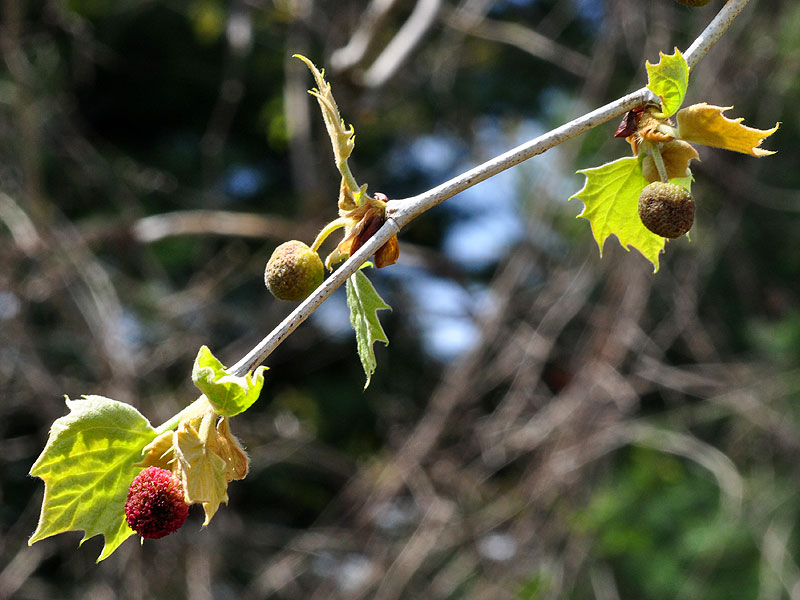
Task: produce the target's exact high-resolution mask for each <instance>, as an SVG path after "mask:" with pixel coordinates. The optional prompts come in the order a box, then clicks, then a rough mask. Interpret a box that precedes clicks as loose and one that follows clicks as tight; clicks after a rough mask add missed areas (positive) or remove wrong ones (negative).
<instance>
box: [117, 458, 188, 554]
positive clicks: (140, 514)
mask: <svg viewBox="0 0 800 600" xmlns="http://www.w3.org/2000/svg"><path fill="white" fill-rule="evenodd" d="M188 515H189V505H188V504H186V501H185V500H184V497H183V486H182V485H181V482H180V481H179V480H178V478H177V477H175V476H174V475H173V474H172V473H171V472H170V471H167V470H166V469H161V468H159V467H147V468H146V469H144V470H143V471H142V472H140V473H139V474H138V475H137V476H136V477H135V478H134V480H133V481H132V482H131V485H130V487H129V488H128V499H127V501H126V502H125V520H126V521H127V522H128V525H129V526H130V528H131V529H133V530H134V531H135V532H136V533H138V534H139V535H141V536H142V537H143V538H149V539H158V538H162V537H164V536H165V535H169V534H170V533H174V532H176V531H178V529H180V528H181V526H182V525H183V524H184V522H185V521H186V517H187V516H188Z"/></svg>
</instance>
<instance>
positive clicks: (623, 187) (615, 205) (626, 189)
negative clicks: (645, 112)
mask: <svg viewBox="0 0 800 600" xmlns="http://www.w3.org/2000/svg"><path fill="white" fill-rule="evenodd" d="M578 173H583V174H584V175H586V183H585V185H584V186H583V188H582V189H581V190H580V191H579V192H577V193H575V194H574V195H573V196H572V197H570V200H572V198H577V199H578V200H580V201H581V202H583V204H584V209H583V212H582V213H581V214H579V215H578V216H579V217H583V218H584V219H587V220H588V221H589V222H590V223H591V226H592V233H593V235H594V239H595V241H596V242H597V246H598V247H599V248H600V256H602V255H603V244H604V243H605V241H606V239H607V238H608V237H609V236H610V235H611V234H614V235H616V236H617V239H619V242H620V244H621V245H622V247H623V248H625V249H626V250H628V249H629V246H630V247H633V248H636V249H637V250H638V251H639V252H641V253H642V255H644V257H645V258H646V259H647V260H649V261H650V262H651V263H653V267H654V269H653V270H654V271H658V255H659V254H660V253H661V252H662V251H663V250H664V244H665V241H664V238H662V237H661V236H658V235H656V234H654V233H652V232H651V231H650V230H648V229H647V228H646V227H645V226H644V225H642V221H641V219H639V209H638V205H639V195H640V194H641V193H642V190H643V189H644V187H645V186H646V185H647V183H648V181H647V180H646V179H645V178H644V176H643V175H642V168H641V165H640V164H639V160H638V159H637V158H636V157H632V156H631V157H627V158H620V159H619V160H615V161H613V162H610V163H607V164H605V165H602V166H600V167H595V168H593V169H584V170H582V171H578Z"/></svg>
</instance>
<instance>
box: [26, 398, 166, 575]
mask: <svg viewBox="0 0 800 600" xmlns="http://www.w3.org/2000/svg"><path fill="white" fill-rule="evenodd" d="M67 406H68V407H69V409H70V412H69V414H67V415H66V416H63V417H61V418H59V419H56V421H55V422H54V423H53V426H52V427H51V428H50V436H49V438H48V440H47V444H46V445H45V447H44V450H43V451H42V453H41V455H39V458H38V459H36V462H35V463H34V465H33V467H31V471H30V474H31V475H34V476H36V477H40V478H42V479H43V480H44V484H45V488H44V501H43V502H42V512H41V516H40V517H39V525H38V527H37V528H36V531H35V532H34V533H33V535H32V536H31V538H30V540H28V544H33V543H34V542H37V541H39V540H41V539H44V538H46V537H49V536H51V535H56V534H58V533H63V532H66V531H80V530H83V531H84V537H83V539H82V540H81V544H82V543H83V542H85V541H86V540H87V539H89V538H91V537H94V536H95V535H103V536H104V537H105V546H104V547H103V551H102V552H101V554H100V556H99V558H98V559H97V560H98V561H101V560H103V559H104V558H107V557H108V556H109V555H110V554H111V553H112V552H114V550H116V549H117V547H119V545H120V544H121V543H122V542H123V541H125V539H126V538H127V537H128V536H129V535H132V534H133V530H131V528H130V527H128V524H127V523H126V521H125V512H124V510H125V500H126V499H127V496H128V486H129V485H130V482H131V481H133V479H134V477H136V475H137V474H138V473H139V471H141V469H142V468H141V467H139V466H137V463H138V462H139V461H140V460H141V458H142V449H143V448H144V447H145V446H146V445H147V444H149V443H150V442H151V441H152V440H153V438H155V436H156V431H155V429H153V428H152V427H151V426H150V423H149V421H148V420H147V419H146V418H145V417H144V416H142V415H141V413H139V411H137V410H136V409H135V408H134V407H132V406H130V405H129V404H125V403H123V402H117V401H116V400H110V399H108V398H103V397H102V396H86V397H85V398H84V399H82V400H69V399H68V400H67Z"/></svg>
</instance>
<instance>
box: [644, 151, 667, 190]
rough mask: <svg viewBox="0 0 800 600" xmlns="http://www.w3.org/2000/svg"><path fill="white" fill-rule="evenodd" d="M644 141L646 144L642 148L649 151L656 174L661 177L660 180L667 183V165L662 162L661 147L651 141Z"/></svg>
mask: <svg viewBox="0 0 800 600" xmlns="http://www.w3.org/2000/svg"><path fill="white" fill-rule="evenodd" d="M645 143H646V144H647V146H646V147H645V148H643V149H644V150H645V151H646V152H649V153H650V156H652V157H653V163H654V164H655V165H656V170H657V171H658V176H659V177H660V178H661V181H662V182H664V183H667V182H668V181H669V177H667V167H666V165H665V164H664V158H663V157H662V156H661V149H660V148H659V147H658V144H653V143H651V142H645ZM644 145H645V144H642V146H644Z"/></svg>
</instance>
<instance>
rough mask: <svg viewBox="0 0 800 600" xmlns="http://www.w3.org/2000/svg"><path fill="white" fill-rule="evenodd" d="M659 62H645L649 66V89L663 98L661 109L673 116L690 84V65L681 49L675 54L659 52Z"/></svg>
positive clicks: (665, 113)
mask: <svg viewBox="0 0 800 600" xmlns="http://www.w3.org/2000/svg"><path fill="white" fill-rule="evenodd" d="M658 54H659V57H660V60H659V61H658V64H655V65H653V64H650V62H649V61H648V62H647V63H646V64H645V67H646V68H647V89H649V90H650V91H651V92H653V93H654V94H655V95H656V96H658V97H659V98H661V110H662V112H663V113H664V115H665V116H667V117H671V116H672V115H674V114H675V112H677V110H678V109H679V108H680V107H681V104H683V99H684V97H685V96H686V88H687V86H688V85H689V65H688V64H686V59H685V58H684V57H683V54H681V53H680V50H678V49H677V48H675V53H674V54H664V53H663V52H659V53H658Z"/></svg>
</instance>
